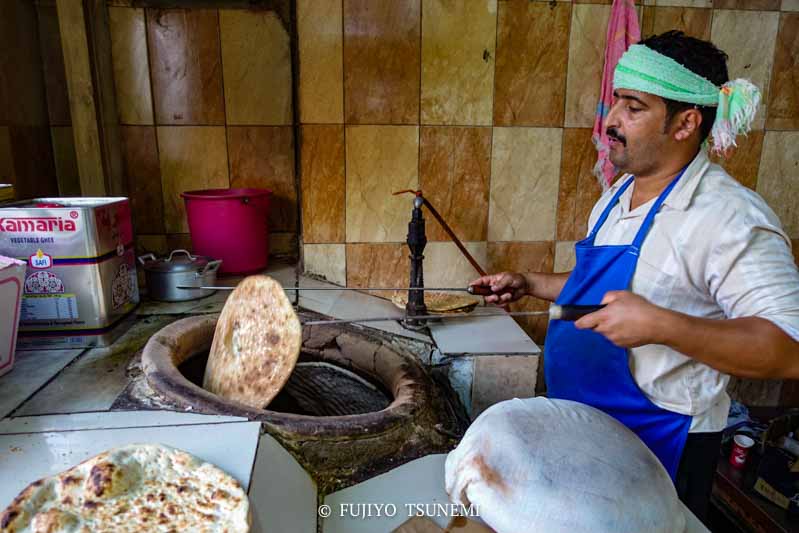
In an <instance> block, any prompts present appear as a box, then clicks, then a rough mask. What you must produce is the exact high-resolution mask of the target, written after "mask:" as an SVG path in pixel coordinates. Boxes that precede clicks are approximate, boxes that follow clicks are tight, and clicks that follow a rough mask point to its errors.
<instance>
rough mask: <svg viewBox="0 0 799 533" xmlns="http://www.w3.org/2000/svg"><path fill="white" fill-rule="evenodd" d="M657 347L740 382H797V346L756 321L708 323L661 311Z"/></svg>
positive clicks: (772, 327)
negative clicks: (662, 345) (756, 380)
mask: <svg viewBox="0 0 799 533" xmlns="http://www.w3.org/2000/svg"><path fill="white" fill-rule="evenodd" d="M662 319H663V320H662V321H661V326H660V328H659V333H658V337H659V338H658V339H657V343H658V344H665V345H666V346H669V347H670V348H672V349H674V350H676V351H678V352H680V353H682V354H685V355H687V356H689V357H692V358H694V359H696V360H697V361H701V362H703V363H705V364H707V365H708V366H711V367H713V368H715V369H716V370H719V371H720V372H724V373H725V374H731V375H734V376H739V377H744V378H756V379H766V378H782V379H799V342H797V341H795V340H794V339H792V338H791V337H790V336H788V335H787V334H786V333H785V332H784V331H782V329H780V328H779V327H777V326H776V325H775V324H773V323H772V322H770V321H768V320H766V319H763V318H757V317H747V318H735V319H728V320H710V319H704V318H696V317H692V316H689V315H685V314H683V313H678V312H675V311H670V310H667V309H663V314H662Z"/></svg>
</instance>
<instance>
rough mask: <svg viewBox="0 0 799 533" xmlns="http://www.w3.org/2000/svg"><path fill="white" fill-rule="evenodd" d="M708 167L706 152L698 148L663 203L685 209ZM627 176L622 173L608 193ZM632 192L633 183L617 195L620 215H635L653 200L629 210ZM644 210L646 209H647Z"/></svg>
mask: <svg viewBox="0 0 799 533" xmlns="http://www.w3.org/2000/svg"><path fill="white" fill-rule="evenodd" d="M708 167H710V160H709V159H708V157H707V152H706V151H705V150H702V149H700V150H699V153H698V154H697V155H696V157H695V158H694V159H693V161H691V162H690V163H689V164H688V168H686V169H685V173H684V174H683V176H682V177H681V178H680V181H678V182H677V185H675V186H674V189H672V191H671V193H670V194H669V195H668V196H667V197H666V199H665V200H664V201H663V204H664V205H667V206H669V207H671V208H672V209H678V210H680V211H685V210H686V209H687V208H688V206H689V205H690V204H691V200H692V199H693V197H694V193H695V192H696V189H697V187H699V183H700V181H701V180H702V176H703V175H704V174H705V172H706V171H707V169H708ZM629 178H630V174H623V175H622V176H621V177H620V178H619V179H618V180H616V182H615V183H614V184H613V185H612V186H611V187H610V191H609V193H610V194H611V195H613V194H615V193H616V192H617V191H618V190H619V187H621V186H622V185H623V184H624V183H625V182H626V181H627V180H628V179H629ZM632 193H633V185H630V186H629V187H627V190H626V191H624V193H623V194H622V195H621V197H619V205H620V207H621V216H622V217H626V216H628V215H630V216H633V215H636V214H638V211H639V210H642V208H644V207H646V206H650V205H651V204H652V202H653V201H654V199H652V200H650V201H649V202H647V203H645V204H643V205H641V206H639V207H638V208H637V209H635V210H634V211H632V212H630V201H631V200H632ZM646 210H647V211H648V209H646Z"/></svg>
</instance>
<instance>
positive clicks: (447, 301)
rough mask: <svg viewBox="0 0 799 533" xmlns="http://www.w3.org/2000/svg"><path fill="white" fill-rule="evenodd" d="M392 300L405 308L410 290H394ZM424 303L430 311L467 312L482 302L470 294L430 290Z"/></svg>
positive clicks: (425, 296)
mask: <svg viewBox="0 0 799 533" xmlns="http://www.w3.org/2000/svg"><path fill="white" fill-rule="evenodd" d="M391 302H392V303H393V304H394V305H396V306H397V307H399V308H400V309H405V304H407V303H408V291H394V294H392V296H391ZM424 303H425V305H426V306H427V311H428V312H430V313H454V312H459V313H467V312H469V311H471V310H472V309H474V308H475V307H476V306H477V304H478V303H480V299H479V298H477V297H476V296H471V295H468V294H454V293H450V292H435V291H429V292H426V293H425V295H424Z"/></svg>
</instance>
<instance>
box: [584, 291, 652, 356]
mask: <svg viewBox="0 0 799 533" xmlns="http://www.w3.org/2000/svg"><path fill="white" fill-rule="evenodd" d="M601 303H603V304H606V307H605V308H604V309H601V310H599V311H596V312H593V313H591V314H590V315H585V316H584V317H583V318H581V319H580V320H578V321H576V322H575V323H574V326H575V327H576V328H577V329H592V330H594V331H596V332H597V333H600V334H602V335H604V336H605V337H606V338H607V339H608V340H609V341H610V342H612V343H613V344H615V345H616V346H620V347H622V348H637V347H638V346H643V345H645V344H662V341H661V340H660V339H661V338H662V335H661V333H662V331H661V330H662V326H663V320H662V318H663V313H664V312H667V310H666V309H664V308H662V307H658V306H656V305H654V304H652V303H650V302H649V301H648V300H646V299H645V298H642V297H641V296H638V295H637V294H633V293H632V292H630V291H610V292H607V293H605V297H604V298H603V299H602V302H601Z"/></svg>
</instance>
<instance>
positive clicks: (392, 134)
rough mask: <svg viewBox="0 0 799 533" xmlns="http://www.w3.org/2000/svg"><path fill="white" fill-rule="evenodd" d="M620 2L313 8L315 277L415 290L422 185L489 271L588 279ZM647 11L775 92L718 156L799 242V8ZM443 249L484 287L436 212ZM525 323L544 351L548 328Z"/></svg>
mask: <svg viewBox="0 0 799 533" xmlns="http://www.w3.org/2000/svg"><path fill="white" fill-rule="evenodd" d="M610 3H611V2H610V1H605V0H589V1H583V0H572V1H569V0H566V1H562V2H544V1H530V0H468V1H467V0H464V1H463V2H451V1H445V0H394V1H388V0H319V1H317V0H299V1H298V3H297V19H298V43H297V45H298V56H299V58H298V59H299V61H298V63H299V65H298V91H297V93H298V95H299V121H300V139H299V142H298V144H297V146H298V151H299V155H298V157H299V158H300V165H299V167H300V183H301V217H302V243H303V253H304V256H305V268H306V270H307V271H308V272H311V273H313V274H315V275H319V276H323V277H326V278H327V279H329V280H331V281H333V282H335V283H341V284H344V283H346V284H347V285H350V286H367V285H384V286H388V285H393V284H405V283H407V280H408V268H409V267H408V250H407V247H406V246H405V245H404V244H403V242H404V240H405V236H406V232H407V223H408V221H409V218H410V215H411V197H410V195H406V196H402V197H395V196H392V195H391V193H392V192H394V191H396V190H398V189H406V188H408V189H415V188H417V187H419V188H421V190H422V191H424V193H425V196H426V197H427V198H428V199H429V200H430V201H431V202H432V203H433V205H434V206H436V207H437V209H438V211H439V212H440V213H441V214H442V215H443V216H444V218H445V219H446V220H447V221H448V222H449V224H450V225H451V226H452V228H453V230H454V231H455V233H456V234H457V235H459V236H460V237H461V239H462V240H463V241H464V242H465V243H466V246H467V248H468V249H469V250H470V251H471V252H472V255H474V257H475V258H476V259H477V261H478V262H479V263H481V265H482V266H483V267H484V268H486V269H487V270H489V271H497V270H503V269H515V270H544V271H555V272H564V271H568V270H570V269H571V268H572V267H573V264H574V250H573V246H574V242H575V241H577V240H579V239H582V238H583V237H584V236H585V234H586V230H587V219H588V215H589V213H590V212H591V208H592V207H593V205H594V203H595V202H596V201H597V199H598V198H599V195H600V193H601V190H600V187H599V186H598V185H597V182H596V180H595V178H594V177H593V175H592V172H591V171H592V168H593V165H594V162H595V159H596V152H595V150H594V147H593V144H592V142H591V128H592V126H593V122H594V113H595V109H596V103H597V94H598V90H599V82H600V78H601V72H602V58H603V54H604V45H605V39H606V29H607V22H608V18H609V15H610V5H609V4H610ZM637 3H638V4H639V17H640V21H641V28H642V33H643V35H644V36H648V35H652V34H655V33H660V32H663V31H666V30H669V29H680V30H683V31H685V32H686V33H688V34H689V35H692V36H695V37H698V38H702V39H713V40H714V41H715V42H716V44H717V45H719V46H720V47H721V48H722V49H723V50H725V51H726V52H727V53H728V54H729V56H730V61H729V69H730V74H731V75H732V76H736V77H747V78H751V79H753V80H754V81H755V83H757V84H758V85H759V86H760V87H761V88H762V89H763V92H764V99H763V103H762V104H761V108H760V110H759V116H758V120H757V123H756V128H755V130H754V131H752V132H751V133H750V134H749V135H748V136H747V137H745V138H741V139H740V140H739V146H738V147H737V148H736V149H735V150H734V151H733V152H732V153H731V154H729V155H728V157H727V158H726V159H718V158H716V161H717V162H719V163H720V164H722V165H723V166H724V167H725V168H726V169H727V170H728V171H729V172H730V173H731V174H732V175H733V176H734V177H735V178H736V179H738V180H739V181H740V182H741V183H743V184H744V185H746V186H747V187H749V188H751V189H753V190H755V191H757V192H758V193H760V194H761V195H763V197H764V198H766V199H767V201H768V202H769V203H770V204H771V205H772V207H773V208H774V210H775V211H776V212H777V213H778V214H779V215H780V217H781V218H782V220H783V224H784V225H785V227H786V229H787V230H788V232H789V233H790V235H791V238H792V239H794V243H796V242H799V210H797V208H796V206H795V204H796V202H795V198H796V195H797V194H799V189H798V188H797V185H796V184H797V183H799V174H797V171H796V169H797V168H799V167H798V166H797V165H799V153H797V152H796V147H797V146H799V137H798V135H799V131H797V130H799V89H798V88H797V87H799V83H798V82H799V37H797V36H799V13H797V11H799V4H797V0H714V1H711V0H657V1H656V0H641V1H640V2H637ZM427 237H428V240H429V242H428V245H427V248H426V250H425V256H426V262H425V265H426V272H425V280H426V283H427V284H428V286H432V285H452V284H462V283H465V282H467V281H468V280H469V279H471V278H473V277H475V276H476V275H477V274H476V272H475V271H474V269H473V268H472V267H471V266H470V265H469V264H468V263H467V262H466V261H465V260H464V259H463V257H462V256H461V254H460V253H459V252H458V250H457V249H456V247H455V246H454V245H452V244H451V243H449V242H448V241H449V239H448V237H447V235H446V234H445V232H444V231H443V230H442V229H441V228H439V227H438V224H437V223H436V222H435V220H434V219H433V218H432V217H431V216H427ZM798 255H799V253H798ZM382 296H385V294H383V295H382ZM517 308H520V309H543V308H544V304H543V303H542V302H536V301H527V302H524V303H523V304H520V305H519V306H518V307H517ZM521 322H522V325H523V327H525V328H526V329H527V331H528V332H529V333H530V334H531V335H532V336H533V338H534V339H535V340H537V341H539V342H541V341H543V338H544V334H545V327H546V321H545V320H533V319H529V320H523V321H521Z"/></svg>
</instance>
